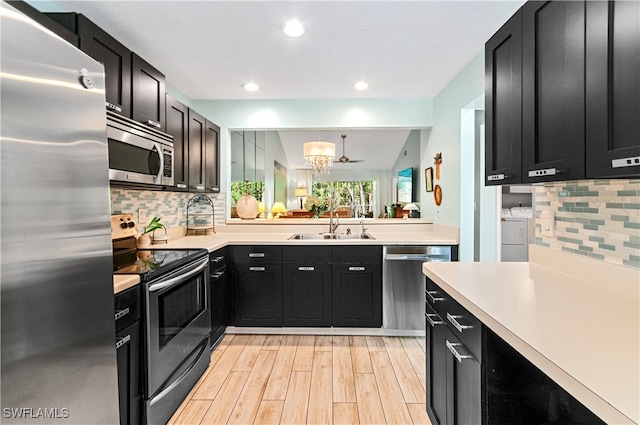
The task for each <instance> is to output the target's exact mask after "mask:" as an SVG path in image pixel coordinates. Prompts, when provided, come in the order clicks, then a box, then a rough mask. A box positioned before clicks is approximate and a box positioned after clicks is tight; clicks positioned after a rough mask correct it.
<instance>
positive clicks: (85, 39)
mask: <svg viewBox="0 0 640 425" xmlns="http://www.w3.org/2000/svg"><path fill="white" fill-rule="evenodd" d="M78 35H79V36H80V50H82V51H83V52H85V53H86V54H88V55H89V56H91V57H92V58H94V59H95V60H97V61H98V62H100V63H102V64H103V65H104V79H105V90H106V93H105V95H106V100H107V109H109V110H111V111H114V112H117V113H118V114H121V115H124V116H125V117H127V118H131V51H130V50H129V49H127V48H126V47H125V46H124V45H122V44H121V43H120V42H119V41H118V40H116V39H115V38H113V37H111V36H110V35H109V34H107V33H106V32H104V31H103V30H102V29H101V28H100V27H98V26H97V25H96V24H94V23H93V22H91V21H90V20H89V19H87V17H85V16H84V15H78Z"/></svg>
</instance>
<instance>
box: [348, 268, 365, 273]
mask: <svg viewBox="0 0 640 425" xmlns="http://www.w3.org/2000/svg"><path fill="white" fill-rule="evenodd" d="M365 270H366V267H349V271H350V272H362V271H365Z"/></svg>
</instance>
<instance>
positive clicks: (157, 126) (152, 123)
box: [145, 120, 161, 128]
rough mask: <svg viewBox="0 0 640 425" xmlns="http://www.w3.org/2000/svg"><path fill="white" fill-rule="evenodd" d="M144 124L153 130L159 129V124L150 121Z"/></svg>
mask: <svg viewBox="0 0 640 425" xmlns="http://www.w3.org/2000/svg"><path fill="white" fill-rule="evenodd" d="M145 124H146V125H148V126H151V127H155V128H160V127H161V125H160V123H159V122H156V121H152V120H147V122H146V123H145Z"/></svg>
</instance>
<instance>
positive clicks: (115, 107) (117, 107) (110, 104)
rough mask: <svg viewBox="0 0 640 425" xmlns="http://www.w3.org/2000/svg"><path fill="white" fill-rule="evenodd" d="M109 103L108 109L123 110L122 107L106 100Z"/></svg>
mask: <svg viewBox="0 0 640 425" xmlns="http://www.w3.org/2000/svg"><path fill="white" fill-rule="evenodd" d="M105 103H106V104H107V109H111V110H112V111H116V112H122V108H121V107H119V106H117V105H114V104H113V103H109V102H105Z"/></svg>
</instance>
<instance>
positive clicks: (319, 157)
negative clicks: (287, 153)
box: [303, 141, 336, 174]
mask: <svg viewBox="0 0 640 425" xmlns="http://www.w3.org/2000/svg"><path fill="white" fill-rule="evenodd" d="M303 152H304V160H305V162H306V163H307V165H309V166H311V167H313V171H315V172H316V173H324V174H327V173H329V167H331V166H332V165H333V160H334V159H335V157H336V145H335V144H334V143H331V142H322V141H314V142H306V143H305V144H304V146H303Z"/></svg>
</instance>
